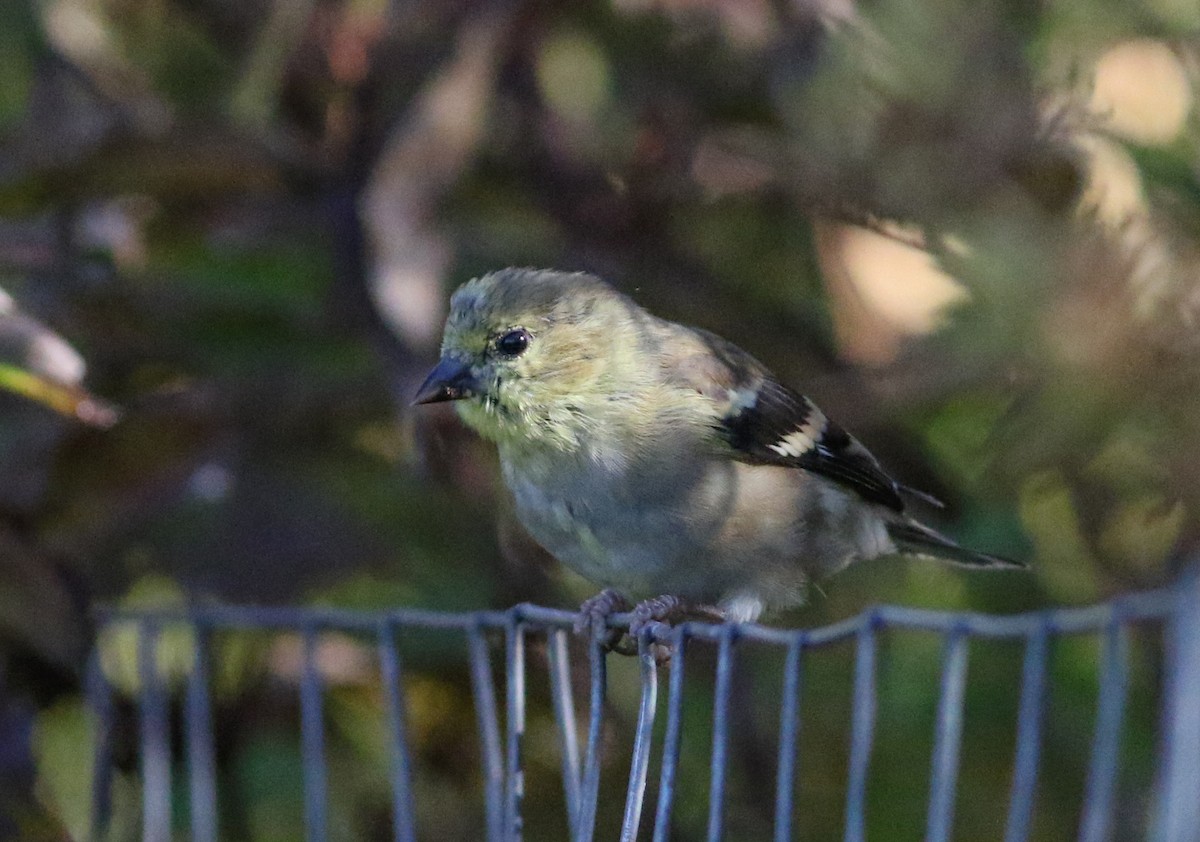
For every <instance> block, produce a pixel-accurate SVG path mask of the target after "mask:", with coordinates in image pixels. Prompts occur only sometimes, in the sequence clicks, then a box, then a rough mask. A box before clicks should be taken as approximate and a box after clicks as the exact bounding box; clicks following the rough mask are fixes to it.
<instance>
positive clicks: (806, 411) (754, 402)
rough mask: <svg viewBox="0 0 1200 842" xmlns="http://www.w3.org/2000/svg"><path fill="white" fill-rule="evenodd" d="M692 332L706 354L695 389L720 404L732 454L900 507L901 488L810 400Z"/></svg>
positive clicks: (742, 355) (739, 353) (728, 346)
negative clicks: (817, 477) (699, 383)
mask: <svg viewBox="0 0 1200 842" xmlns="http://www.w3.org/2000/svg"><path fill="white" fill-rule="evenodd" d="M695 332H696V335H697V336H698V337H699V338H700V340H701V341H702V342H703V343H704V345H705V346H706V350H707V351H708V352H709V354H711V356H710V357H708V358H707V360H708V362H707V364H706V365H705V368H707V369H708V370H707V371H705V372H704V375H705V376H704V377H703V383H704V385H703V386H702V387H701V389H702V391H706V392H709V393H710V394H712V397H713V398H714V400H715V401H717V403H718V405H722V404H723V407H722V408H723V411H722V413H721V415H720V416H719V418H718V421H717V425H716V428H717V434H718V436H719V437H720V439H721V441H722V442H723V443H724V444H725V445H726V446H728V448H729V449H730V455H731V456H732V458H734V459H737V460H738V461H742V462H749V463H752V464H760V465H778V466H780V467H787V468H802V469H804V470H807V471H812V472H813V473H814V474H819V475H820V476H823V477H827V478H828V479H831V480H833V481H835V482H837V483H839V484H841V485H843V486H845V487H846V488H847V489H849V490H850V491H853V492H854V493H855V494H857V495H858V496H859V497H861V498H862V499H864V500H868V501H870V502H873V503H880V504H882V505H884V506H887V507H888V508H890V509H894V510H895V511H897V512H900V511H903V510H904V501H903V500H902V499H901V497H900V493H901V491H903V490H905V489H904V488H903V487H902V486H900V485H899V484H898V483H897V482H896V481H895V480H893V479H892V478H891V477H889V476H888V475H887V474H886V473H885V472H884V470H883V468H881V467H880V465H879V462H878V461H876V459H875V457H874V456H872V455H871V452H870V451H869V450H867V449H866V448H865V447H863V446H862V444H860V443H859V442H858V440H857V439H855V438H854V437H853V436H851V435H850V434H848V433H847V432H846V431H845V430H843V429H842V428H841V427H840V426H838V424H836V423H835V422H833V421H832V420H830V419H829V418H828V417H826V415H825V413H823V412H822V411H821V410H820V409H819V408H818V407H817V406H816V404H814V403H813V402H812V401H810V400H809V399H808V398H806V397H804V395H801V394H800V393H799V392H796V391H794V390H793V389H790V388H788V387H787V386H784V385H783V384H781V383H779V381H777V380H776V379H775V378H774V377H773V376H772V375H771V373H770V372H769V371H768V370H767V369H766V367H765V366H763V365H762V363H760V362H758V360H756V359H754V357H752V356H750V355H749V354H747V353H746V352H745V351H743V350H742V349H741V348H738V347H737V346H736V345H734V344H732V343H731V342H728V341H726V340H724V339H722V338H721V337H719V336H716V335H715V334H710V333H707V332H706V331H700V330H697V331H695ZM685 367H686V366H685ZM714 368H715V369H718V370H717V371H714V370H713V369H714ZM714 375H716V376H715V377H714ZM714 384H715V385H714Z"/></svg>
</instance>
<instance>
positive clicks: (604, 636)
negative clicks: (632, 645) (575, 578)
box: [575, 588, 629, 649]
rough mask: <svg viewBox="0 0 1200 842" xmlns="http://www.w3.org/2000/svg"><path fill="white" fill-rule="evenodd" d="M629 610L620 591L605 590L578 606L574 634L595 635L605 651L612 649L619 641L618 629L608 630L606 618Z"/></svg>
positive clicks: (626, 601) (627, 601)
mask: <svg viewBox="0 0 1200 842" xmlns="http://www.w3.org/2000/svg"><path fill="white" fill-rule="evenodd" d="M628 610H629V600H627V599H626V598H625V595H624V594H622V593H621V592H620V591H615V590H613V589H612V588H605V589H604V590H602V591H600V593H598V594H596V595H595V596H593V597H589V598H588V599H585V600H584V601H583V605H580V606H579V616H578V617H576V618H575V633H576V634H579V635H587V634H591V635H595V636H596V638H597V639H598V640H599V641H600V643H601V644H602V645H603V646H604V648H605V649H613V648H614V647H615V646H616V644H617V641H619V640H620V639H621V636H622V632H621V630H620V629H610V628H608V618H609V617H611V616H612V615H613V614H620V613H622V612H623V611H628Z"/></svg>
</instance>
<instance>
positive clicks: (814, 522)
mask: <svg viewBox="0 0 1200 842" xmlns="http://www.w3.org/2000/svg"><path fill="white" fill-rule="evenodd" d="M438 401H455V402H456V407H457V409H458V412H459V415H460V416H461V417H462V419H463V420H464V421H465V422H466V424H467V425H468V426H470V427H472V428H473V429H474V430H476V431H477V432H478V433H479V434H481V435H482V436H484V437H485V438H487V439H490V440H491V441H493V442H495V443H496V446H497V448H498V449H499V453H500V463H501V466H502V471H503V475H504V481H505V483H506V484H507V485H508V488H509V489H510V491H511V492H512V494H513V497H514V498H515V502H516V513H517V516H518V517H519V519H520V520H521V522H522V524H524V526H525V528H526V529H527V530H528V531H529V533H530V534H531V535H532V536H533V537H534V539H536V540H537V541H538V543H540V544H541V545H542V546H543V547H545V549H546V550H548V551H549V552H550V553H551V555H553V556H555V557H556V558H557V559H558V560H559V561H561V562H563V563H564V564H566V565H567V566H568V567H570V568H571V569H573V570H575V571H576V572H577V573H579V574H581V575H582V576H583V577H585V578H586V579H588V580H590V581H592V582H594V583H596V584H598V585H600V586H602V587H603V588H605V590H604V591H603V592H602V593H600V594H599V595H598V596H596V597H593V598H592V599H590V600H588V601H587V602H585V603H584V606H583V609H582V615H581V617H582V620H581V627H582V626H586V625H588V624H590V623H591V622H593V621H595V620H596V619H597V618H598V617H603V616H605V615H607V614H608V613H612V612H615V611H619V610H625V609H627V608H628V607H629V603H628V602H627V601H626V597H628V596H637V597H639V598H643V599H644V601H643V602H641V603H639V604H638V605H637V606H636V607H635V609H634V624H633V627H632V628H631V631H632V632H634V633H637V632H638V631H639V629H640V628H644V627H645V626H646V624H648V623H650V622H653V621H666V622H673V621H677V620H679V619H682V618H683V617H686V616H701V617H705V618H709V619H724V620H730V621H736V622H750V621H753V620H756V619H757V618H758V617H759V616H760V614H761V613H762V612H763V611H764V610H767V609H778V608H786V607H790V606H795V605H799V604H801V603H803V602H804V599H805V592H806V589H807V586H808V585H809V583H810V582H811V581H813V580H814V579H818V578H823V577H826V576H829V575H830V574H833V573H836V572H837V571H839V570H841V569H843V568H845V567H846V566H847V565H850V564H853V563H854V562H856V561H860V560H863V559H869V558H875V557H877V556H882V555H889V554H901V555H912V556H928V557H934V558H939V559H943V560H947V561H950V562H956V563H959V564H964V565H969V566H973V567H983V568H1003V567H1017V566H1020V565H1018V564H1016V563H1015V562H1012V561H1009V560H1008V559H1004V558H1001V557H999V556H994V555H989V554H986V553H980V552H975V551H973V550H968V549H965V548H963V547H960V546H958V545H957V544H955V543H954V542H953V541H952V540H950V539H949V538H947V537H945V536H943V535H940V534H938V533H937V532H935V531H933V530H932V529H930V528H928V527H926V526H924V525H922V524H920V523H918V522H917V521H916V520H914V519H913V518H912V517H911V516H909V515H908V514H906V511H905V498H906V497H911V496H917V497H923V496H924V495H921V494H920V493H919V492H915V491H913V490H911V489H908V488H906V487H905V486H903V485H900V484H899V483H897V482H896V481H895V480H893V479H892V478H891V477H889V476H888V475H887V474H886V473H885V472H884V471H883V469H882V468H881V467H880V465H879V462H878V461H876V459H875V457H873V456H872V455H871V453H870V452H869V451H868V450H867V449H866V448H865V447H863V446H862V445H861V444H860V443H859V442H858V441H857V440H856V439H854V438H853V437H852V436H850V435H849V434H847V433H846V431H845V430H843V429H842V428H841V427H840V426H838V425H837V424H836V423H835V422H834V421H833V420H831V419H830V418H829V417H827V416H826V415H825V414H824V413H823V412H821V410H820V409H818V408H817V407H816V405H815V404H813V403H812V401H810V400H808V398H806V397H804V396H803V395H801V394H800V393H799V392H796V391H794V390H792V389H791V388H789V387H787V386H785V385H783V384H781V383H780V382H779V381H778V380H776V379H775V378H774V377H773V376H772V375H771V373H770V372H769V371H768V370H767V369H766V367H765V366H763V365H762V363H760V362H759V361H758V360H756V359H754V357H752V356H750V354H748V353H746V352H745V351H743V350H742V349H741V348H738V347H737V346H736V345H734V344H732V343H730V342H728V341H726V340H724V339H722V338H721V337H719V336H716V335H714V334H712V333H709V332H707V331H704V330H700V329H698V328H693V327H685V326H683V325H679V324H675V323H673V322H669V321H666V320H664V319H660V318H657V317H656V316H653V315H651V314H650V313H648V312H647V311H646V310H644V309H642V308H641V307H640V306H638V305H637V304H636V303H634V302H633V301H632V300H631V299H630V298H628V297H627V296H625V295H623V294H621V293H620V292H618V291H617V290H616V289H614V288H613V287H611V286H609V285H608V284H607V283H605V282H604V281H601V280H600V279H599V278H596V277H594V276H592V275H588V274H582V273H565V272H556V271H548V270H535V269H504V270H501V271H498V272H493V273H491V274H488V275H485V276H483V277H480V278H476V279H475V280H472V281H469V282H468V283H466V284H464V285H463V286H462V287H460V288H459V289H458V291H457V292H455V293H454V295H453V297H452V298H451V300H450V313H449V317H448V318H447V321H446V327H445V334H444V338H443V341H442V352H441V361H440V362H439V363H438V364H437V366H436V368H434V369H433V371H432V372H431V373H430V375H429V377H428V379H426V381H425V383H424V384H423V385H422V386H421V388H420V390H419V391H418V393H417V396H416V398H415V400H414V403H417V404H426V403H434V402H438ZM647 597H649V598H648V599H647Z"/></svg>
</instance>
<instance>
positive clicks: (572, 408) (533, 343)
mask: <svg viewBox="0 0 1200 842" xmlns="http://www.w3.org/2000/svg"><path fill="white" fill-rule="evenodd" d="M641 317H642V316H641V310H640V309H639V308H638V307H637V306H636V305H635V304H633V302H631V301H630V300H629V299H627V298H625V296H623V295H621V294H620V293H618V292H617V291H616V290H614V289H613V288H612V287H610V286H609V285H608V284H606V283H604V282H603V281H601V280H600V279H598V278H596V277H594V276H592V275H586V274H570V273H565V272H553V271H545V270H534V269H504V270H501V271H499V272H493V273H491V274H488V275H484V276H483V277H481V278H476V279H475V280H472V281H469V282H468V283H466V284H464V285H463V286H462V287H460V288H459V289H458V291H457V292H455V293H454V295H453V297H452V298H451V299H450V314H449V316H448V318H447V319H446V329H445V333H444V335H443V339H442V354H441V360H440V361H439V362H438V364H437V367H436V368H434V370H433V371H432V372H431V373H430V374H429V377H428V378H427V379H426V381H425V383H424V384H423V385H422V386H421V388H420V390H419V391H418V392H417V396H416V398H415V399H414V402H415V403H419V404H421V403H435V402H438V401H456V402H457V408H458V411H459V414H460V415H461V416H462V418H463V420H464V421H465V422H466V423H467V424H468V425H469V426H471V427H473V428H474V429H475V430H476V431H477V432H479V433H480V434H481V435H483V436H485V437H486V438H490V439H492V440H494V441H497V442H499V443H501V444H504V443H513V444H517V443H522V442H523V443H538V444H551V445H553V446H555V447H558V448H561V449H572V448H574V447H576V446H578V445H579V443H580V439H581V436H582V435H583V434H585V433H586V431H587V430H588V428H589V427H590V426H592V425H594V424H596V423H602V420H601V419H603V417H604V415H605V412H604V405H607V404H611V403H614V402H616V401H619V400H620V399H621V393H622V391H623V390H624V389H625V388H626V386H627V384H628V382H629V378H630V377H632V376H635V373H636V370H637V361H636V354H637V345H638V332H637V329H636V322H637V320H638V319H639V318H641Z"/></svg>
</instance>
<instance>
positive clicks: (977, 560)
mask: <svg viewBox="0 0 1200 842" xmlns="http://www.w3.org/2000/svg"><path fill="white" fill-rule="evenodd" d="M887 530H888V535H889V536H890V537H891V539H892V541H893V543H895V545H896V550H897V551H898V552H900V553H903V554H905V555H914V556H924V557H926V558H936V559H941V560H943V561H949V562H953V563H954V564H961V565H964V566H966V567H990V568H1007V569H1010V570H1012V569H1020V568H1023V567H1025V566H1026V565H1025V564H1024V563H1023V562H1020V561H1013V560H1012V559H1011V558H1005V557H1004V556H998V555H992V554H991V553H981V552H977V551H976V550H968V549H967V548H966V547H960V546H959V545H958V544H956V543H955V542H954V541H952V540H951V539H949V538H947V537H946V536H945V535H943V534H941V533H940V532H935V531H934V530H932V529H930V528H929V527H928V526H923V525H921V524H919V523H917V522H916V521H913V520H907V521H894V522H892V523H889V524H888V527H887Z"/></svg>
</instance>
